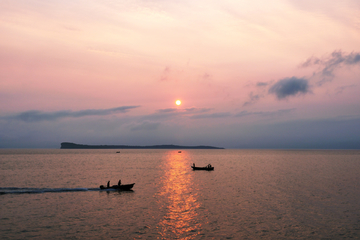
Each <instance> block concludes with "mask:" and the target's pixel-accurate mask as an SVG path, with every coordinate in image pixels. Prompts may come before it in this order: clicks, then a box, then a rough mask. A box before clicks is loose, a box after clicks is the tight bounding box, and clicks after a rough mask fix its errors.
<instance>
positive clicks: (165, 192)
mask: <svg viewBox="0 0 360 240" xmlns="http://www.w3.org/2000/svg"><path fill="white" fill-rule="evenodd" d="M186 158H187V154H186V152H183V153H182V154H179V153H178V152H176V151H171V152H169V154H168V155H167V157H166V159H165V164H164V171H165V174H164V176H163V178H162V180H161V181H162V184H163V188H162V189H161V192H160V196H161V197H163V201H164V203H166V206H164V207H165V208H166V213H165V215H164V218H163V219H162V220H161V222H160V223H159V233H160V234H161V236H162V237H163V238H165V239H193V238H195V237H196V236H197V235H199V234H200V228H201V222H200V220H199V218H198V214H197V211H196V210H197V209H198V208H199V206H200V204H199V203H198V202H197V191H196V187H195V186H194V184H193V177H192V174H191V171H190V165H189V162H188V161H187V160H186Z"/></svg>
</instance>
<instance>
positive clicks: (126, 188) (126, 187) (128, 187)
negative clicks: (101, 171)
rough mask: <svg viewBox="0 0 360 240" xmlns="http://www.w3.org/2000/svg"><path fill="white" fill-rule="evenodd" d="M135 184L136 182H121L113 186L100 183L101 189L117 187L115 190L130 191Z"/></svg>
mask: <svg viewBox="0 0 360 240" xmlns="http://www.w3.org/2000/svg"><path fill="white" fill-rule="evenodd" d="M134 185H135V183H131V184H121V185H112V186H109V187H107V186H104V185H100V189H102V190H106V189H115V190H120V191H129V190H131V189H132V188H133V186H134Z"/></svg>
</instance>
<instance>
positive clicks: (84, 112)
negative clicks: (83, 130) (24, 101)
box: [6, 106, 140, 122]
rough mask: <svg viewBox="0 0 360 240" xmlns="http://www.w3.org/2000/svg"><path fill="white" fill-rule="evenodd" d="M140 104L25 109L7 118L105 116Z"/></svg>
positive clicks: (33, 118) (52, 118)
mask: <svg viewBox="0 0 360 240" xmlns="http://www.w3.org/2000/svg"><path fill="white" fill-rule="evenodd" d="M138 107H140V106H123V107H117V108H109V109H86V110H80V111H69V110H67V111H56V112H42V111H36V110H33V111H26V112H21V113H19V114H16V115H13V116H8V117H6V118H7V119H14V120H20V121H24V122H39V121H55V120H58V119H61V118H79V117H86V116H105V115H110V114H116V113H126V112H128V111H130V110H131V109H134V108H138Z"/></svg>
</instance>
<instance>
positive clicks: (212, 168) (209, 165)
mask: <svg viewBox="0 0 360 240" xmlns="http://www.w3.org/2000/svg"><path fill="white" fill-rule="evenodd" d="M191 167H192V169H193V170H205V171H213V170H214V167H213V166H211V164H208V165H207V166H206V167H195V164H194V165H192V166H191Z"/></svg>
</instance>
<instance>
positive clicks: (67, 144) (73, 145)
mask: <svg viewBox="0 0 360 240" xmlns="http://www.w3.org/2000/svg"><path fill="white" fill-rule="evenodd" d="M60 149H225V148H222V147H213V146H202V145H201V146H180V145H173V144H170V145H152V146H129V145H85V144H77V143H71V142H62V143H61V147H60Z"/></svg>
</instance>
